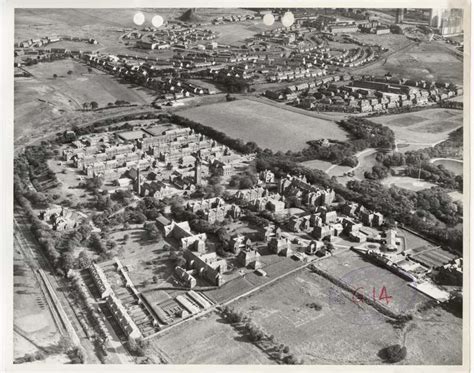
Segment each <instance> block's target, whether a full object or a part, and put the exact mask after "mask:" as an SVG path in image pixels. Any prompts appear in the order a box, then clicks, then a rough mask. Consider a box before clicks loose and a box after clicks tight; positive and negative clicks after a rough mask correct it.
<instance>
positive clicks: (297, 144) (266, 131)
mask: <svg viewBox="0 0 474 373" xmlns="http://www.w3.org/2000/svg"><path fill="white" fill-rule="evenodd" d="M178 114H179V115H181V116H184V117H186V118H188V119H191V120H194V121H196V122H199V123H201V124H204V125H207V126H211V127H213V128H215V129H217V130H220V131H222V132H224V133H226V134H227V135H229V136H230V137H233V138H239V139H242V140H243V141H244V142H248V141H255V142H256V143H257V145H259V146H260V147H261V148H270V149H272V150H274V151H278V150H281V151H286V150H294V151H297V150H301V149H302V148H304V147H305V146H306V142H307V141H309V140H316V139H322V138H328V139H337V140H345V139H346V138H347V135H346V133H345V132H344V131H343V130H342V129H340V128H339V127H338V126H337V125H336V124H335V123H333V122H330V121H326V120H323V119H318V118H313V117H309V116H306V115H303V114H299V113H295V112H290V111H288V110H282V109H278V108H275V107H274V106H270V105H266V104H264V103H260V102H256V101H250V100H236V101H232V102H226V103H222V104H213V105H207V106H202V107H196V108H192V109H189V110H183V111H179V113H178Z"/></svg>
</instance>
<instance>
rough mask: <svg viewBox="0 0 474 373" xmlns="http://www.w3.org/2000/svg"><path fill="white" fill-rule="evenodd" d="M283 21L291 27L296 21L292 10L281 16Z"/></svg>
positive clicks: (286, 25)
mask: <svg viewBox="0 0 474 373" xmlns="http://www.w3.org/2000/svg"><path fill="white" fill-rule="evenodd" d="M281 23H283V26H285V27H290V26H291V25H292V24H293V23H295V16H294V15H293V13H291V12H286V13H285V14H284V15H283V17H282V18H281Z"/></svg>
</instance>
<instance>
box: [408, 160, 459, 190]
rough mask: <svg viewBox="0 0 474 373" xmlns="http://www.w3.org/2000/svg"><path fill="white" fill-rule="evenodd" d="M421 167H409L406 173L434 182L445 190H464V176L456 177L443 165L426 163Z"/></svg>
mask: <svg viewBox="0 0 474 373" xmlns="http://www.w3.org/2000/svg"><path fill="white" fill-rule="evenodd" d="M420 166H421V167H416V166H408V167H407V168H406V169H405V173H406V174H407V175H408V176H411V177H414V178H418V177H419V178H421V179H423V180H427V181H430V182H433V183H435V184H437V185H439V186H442V187H443V188H447V189H457V190H459V191H461V192H462V190H463V177H462V175H455V174H454V173H453V172H451V171H449V170H447V169H446V168H445V167H444V166H443V165H435V164H432V163H429V162H424V163H422V164H421V165H420Z"/></svg>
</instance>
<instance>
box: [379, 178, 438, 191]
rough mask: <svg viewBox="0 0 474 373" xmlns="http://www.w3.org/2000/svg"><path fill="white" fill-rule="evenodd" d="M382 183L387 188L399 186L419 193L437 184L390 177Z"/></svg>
mask: <svg viewBox="0 0 474 373" xmlns="http://www.w3.org/2000/svg"><path fill="white" fill-rule="evenodd" d="M381 183H382V185H385V186H387V187H391V186H397V187H399V188H402V189H408V190H411V191H413V192H419V191H420V190H424V189H429V188H431V187H434V186H435V184H433V183H430V182H428V181H423V180H418V179H415V178H413V177H409V176H388V177H386V178H385V179H383V180H381Z"/></svg>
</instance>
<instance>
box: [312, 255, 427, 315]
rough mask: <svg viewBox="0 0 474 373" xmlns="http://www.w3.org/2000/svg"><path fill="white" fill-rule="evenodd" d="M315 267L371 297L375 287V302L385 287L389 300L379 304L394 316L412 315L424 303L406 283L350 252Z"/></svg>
mask: <svg viewBox="0 0 474 373" xmlns="http://www.w3.org/2000/svg"><path fill="white" fill-rule="evenodd" d="M315 265H316V266H317V267H318V268H321V269H322V270H324V271H326V272H328V273H329V274H331V275H333V276H335V277H337V278H340V279H342V280H343V281H345V282H346V283H349V284H350V285H351V286H352V287H354V288H356V289H357V288H361V290H360V293H363V294H365V295H367V296H370V297H371V298H372V296H373V289H374V288H375V294H376V299H377V298H378V297H379V295H380V292H381V289H382V287H384V286H385V287H386V290H387V295H388V296H390V297H392V298H391V299H390V300H388V299H382V300H378V302H380V303H382V304H383V305H385V306H386V307H388V308H389V309H391V310H392V311H393V312H395V313H410V312H414V311H415V310H416V308H417V306H418V305H420V304H422V303H423V302H425V301H426V300H428V298H427V297H425V296H424V295H423V294H422V293H419V292H418V291H416V290H415V289H413V288H411V287H409V286H408V282H407V281H406V280H404V279H402V278H401V277H399V276H397V275H396V274H394V273H392V272H390V271H389V270H387V269H385V268H381V267H378V266H377V265H375V264H373V263H371V262H370V261H367V260H365V258H363V257H362V256H360V255H359V254H357V253H355V252H353V251H352V250H349V251H345V252H343V253H340V254H339V255H337V256H334V257H333V258H331V259H330V260H323V261H320V262H317V263H316V264H315Z"/></svg>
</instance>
